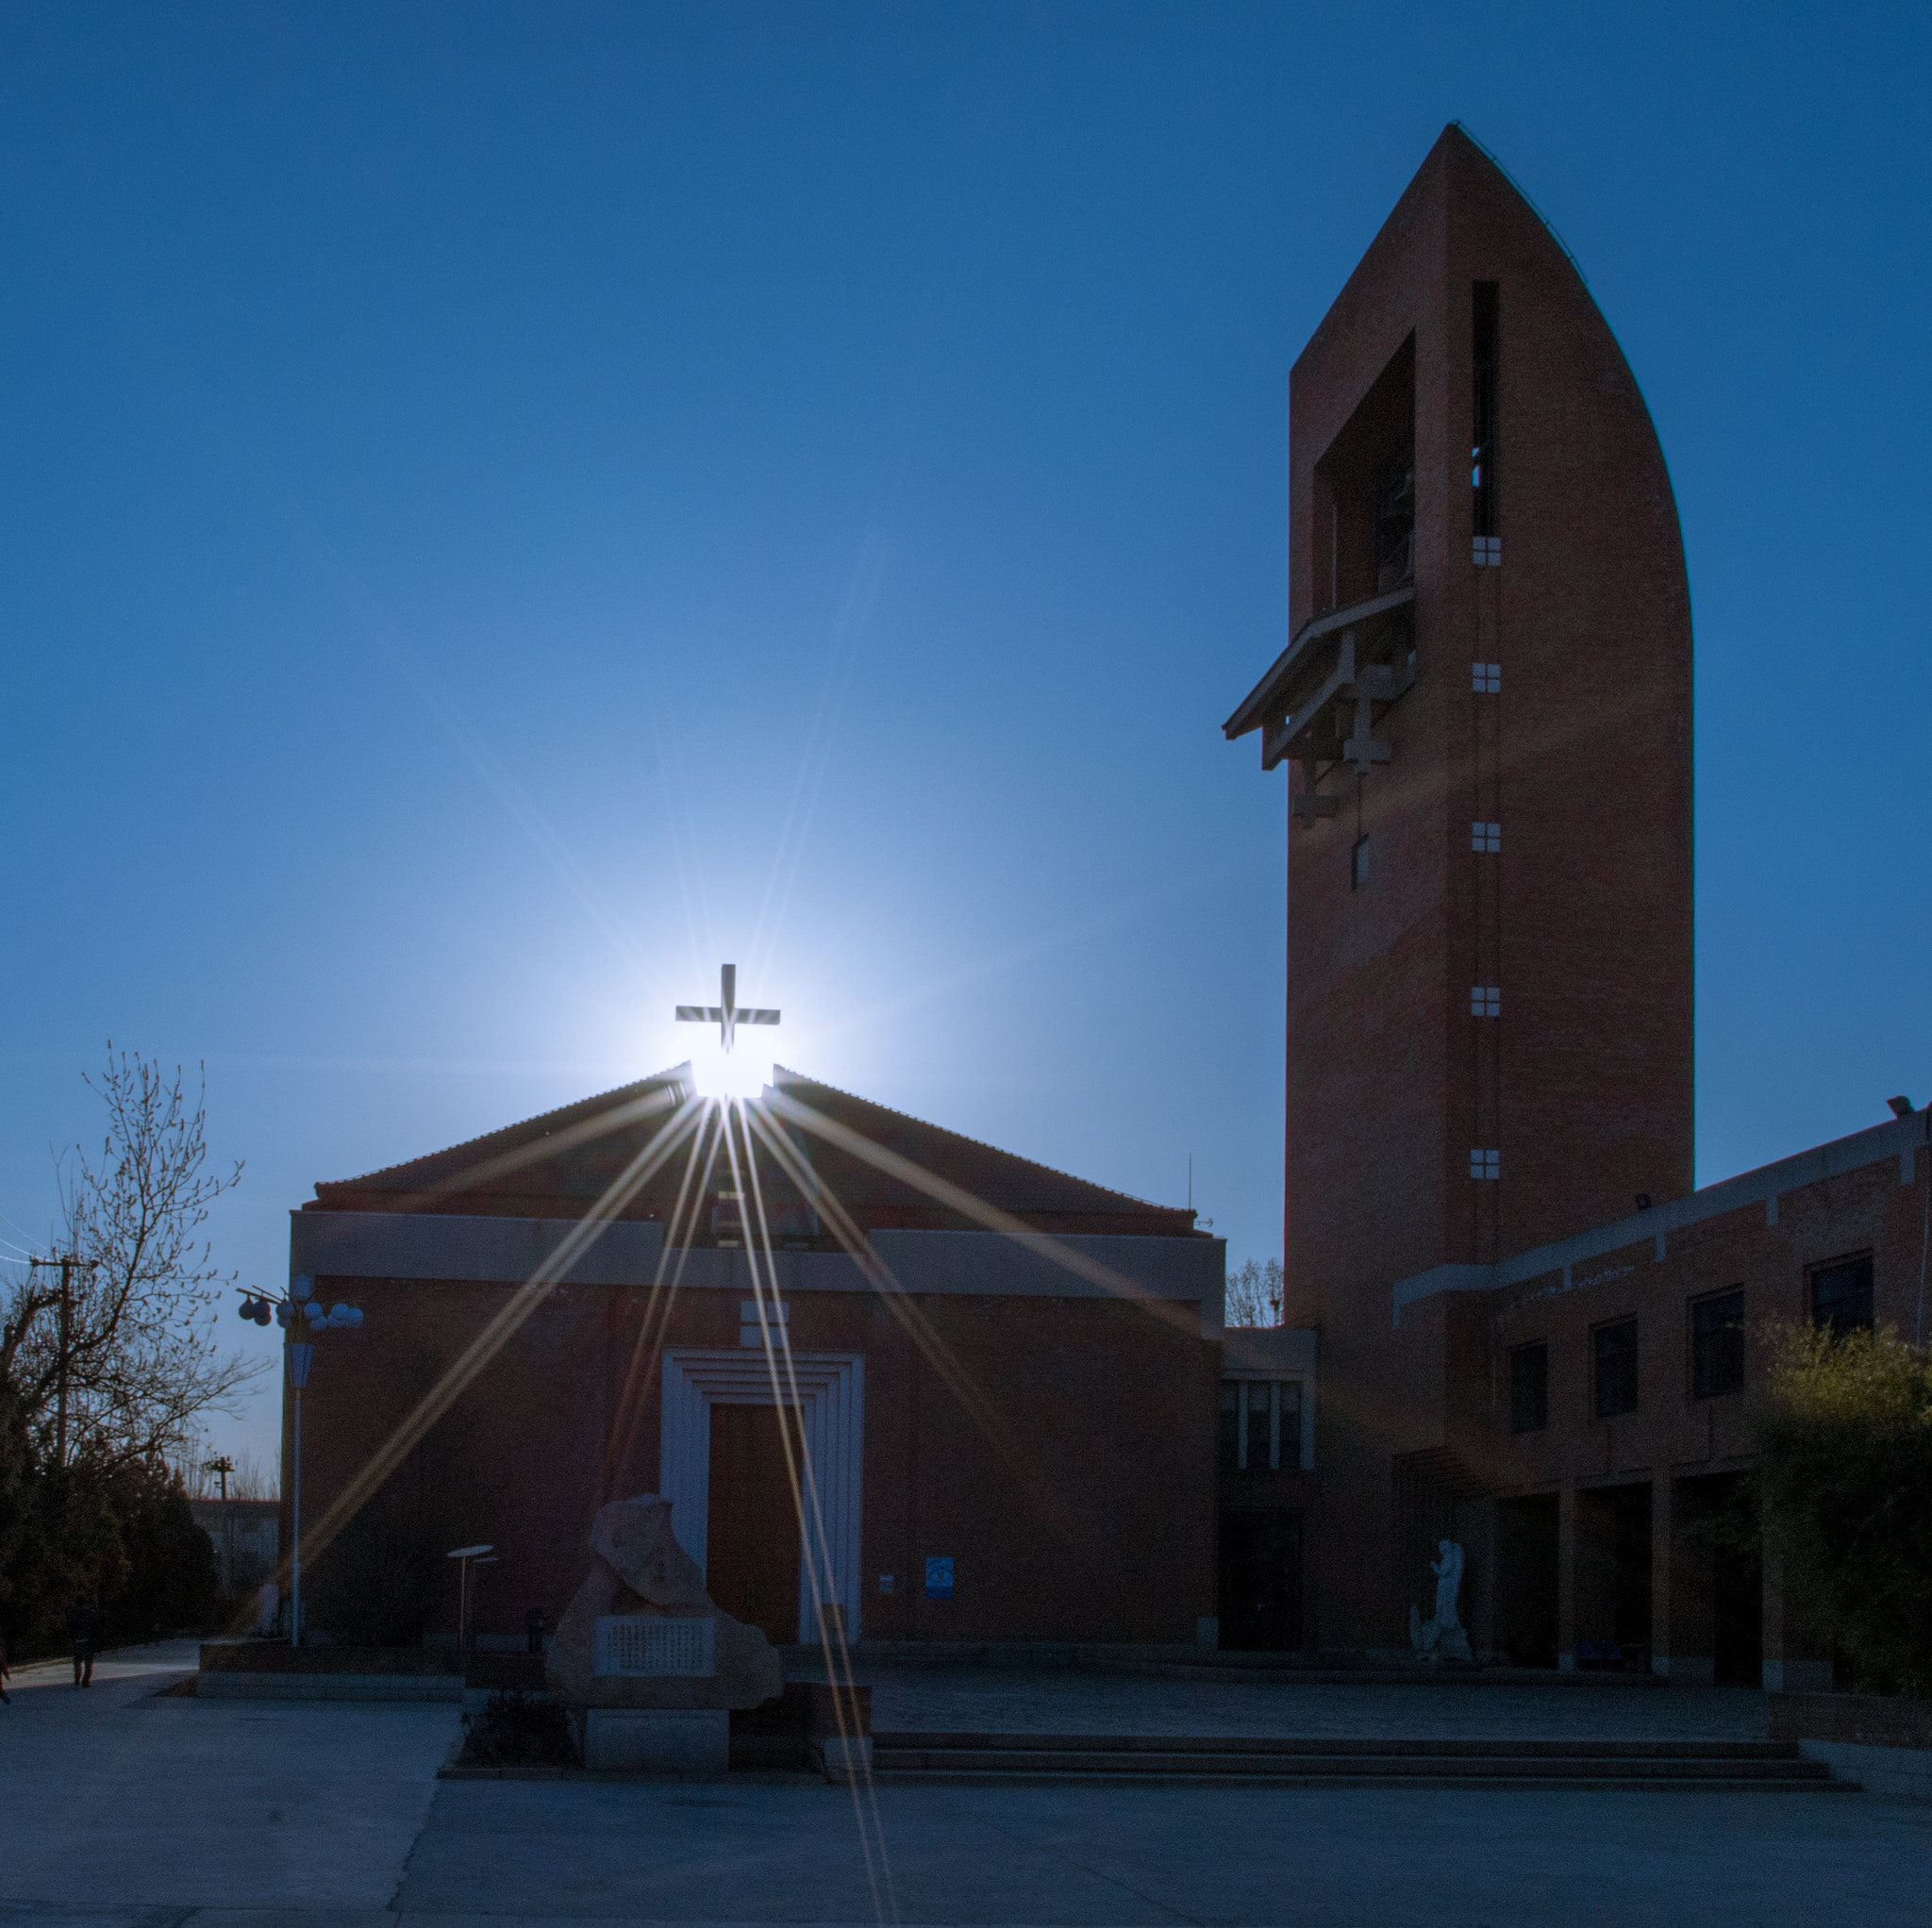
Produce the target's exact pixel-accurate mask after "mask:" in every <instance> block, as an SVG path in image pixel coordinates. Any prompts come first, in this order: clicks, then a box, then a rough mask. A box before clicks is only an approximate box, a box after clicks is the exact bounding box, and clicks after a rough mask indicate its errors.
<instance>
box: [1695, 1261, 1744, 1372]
mask: <svg viewBox="0 0 1932 1928" xmlns="http://www.w3.org/2000/svg"><path fill="white" fill-rule="evenodd" d="M1743 1388H1744V1293H1743V1290H1742V1288H1737V1289H1734V1290H1732V1291H1728V1292H1713V1293H1712V1294H1711V1295H1710V1296H1709V1297H1708V1298H1704V1299H1695V1300H1693V1301H1692V1302H1691V1398H1692V1399H1717V1398H1720V1397H1722V1396H1723V1395H1724V1393H1726V1392H1741V1391H1742V1390H1743Z"/></svg>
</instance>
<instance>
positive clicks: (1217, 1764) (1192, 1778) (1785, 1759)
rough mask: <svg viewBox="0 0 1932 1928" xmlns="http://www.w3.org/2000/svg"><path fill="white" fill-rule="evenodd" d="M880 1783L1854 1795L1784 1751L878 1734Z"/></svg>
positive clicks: (1643, 1744)
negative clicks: (1663, 1790)
mask: <svg viewBox="0 0 1932 1928" xmlns="http://www.w3.org/2000/svg"><path fill="white" fill-rule="evenodd" d="M873 1768H874V1778H875V1779H877V1780H880V1781H885V1782H921V1783H928V1784H930V1783H939V1782H944V1783H950V1784H958V1785H962V1786H974V1785H980V1784H994V1783H1006V1784H1011V1785H1021V1784H1034V1783H1038V1784H1046V1783H1055V1782H1058V1783H1062V1784H1084V1785H1092V1786H1098V1785H1106V1786H1133V1785H1141V1786H1171V1785H1174V1784H1178V1783H1214V1784H1219V1785H1224V1786H1230V1787H1233V1786H1246V1787H1255V1786H1268V1787H1415V1786H1418V1785H1427V1784H1431V1783H1433V1784H1436V1785H1438V1786H1453V1787H1574V1788H1584V1787H1598V1788H1614V1787H1625V1788H1630V1787H1655V1788H1665V1787H1681V1788H1692V1787H1699V1788H1714V1789H1722V1790H1730V1791H1773V1790H1777V1789H1808V1790H1813V1791H1827V1790H1833V1789H1837V1790H1840V1791H1847V1792H1849V1791H1853V1785H1854V1784H1851V1783H1849V1782H1845V1781H1834V1780H1833V1778H1832V1776H1831V1772H1830V1770H1829V1769H1827V1768H1826V1767H1824V1765H1823V1764H1822V1763H1820V1762H1817V1761H1811V1760H1807V1759H1806V1758H1805V1757H1804V1756H1803V1755H1802V1754H1801V1753H1799V1751H1798V1749H1797V1747H1796V1746H1795V1745H1793V1744H1792V1743H1790V1742H1789V1741H1770V1740H1744V1741H1738V1740H1707V1741H1695V1740H1657V1741H1629V1740H1625V1741H1587V1740H1542V1741H1522V1740H1507V1739H1469V1740H1455V1739H1449V1740H1445V1739H1435V1738H1432V1739H1417V1740H1402V1739H1390V1738H1380V1739H1365V1738H1356V1737H1320V1738H1286V1737H1254V1736H1223V1737H1207V1736H1191V1735H1190V1736H1174V1735H1132V1736H1124V1735H1036V1734H972V1735H965V1734H905V1733H899V1734H878V1735H874V1753H873Z"/></svg>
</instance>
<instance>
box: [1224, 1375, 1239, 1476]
mask: <svg viewBox="0 0 1932 1928" xmlns="http://www.w3.org/2000/svg"><path fill="white" fill-rule="evenodd" d="M1221 1468H1222V1471H1224V1472H1236V1471H1239V1470H1240V1468H1241V1381H1240V1380H1239V1379H1224V1380H1223V1381H1222V1382H1221Z"/></svg>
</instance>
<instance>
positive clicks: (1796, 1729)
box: [1765, 1694, 1932, 1752]
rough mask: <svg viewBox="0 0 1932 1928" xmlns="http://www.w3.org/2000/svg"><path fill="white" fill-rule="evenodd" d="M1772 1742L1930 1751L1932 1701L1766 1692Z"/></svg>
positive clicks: (1931, 1743)
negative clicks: (1819, 1742) (1835, 1743)
mask: <svg viewBox="0 0 1932 1928" xmlns="http://www.w3.org/2000/svg"><path fill="white" fill-rule="evenodd" d="M1765 1700H1766V1701H1767V1702H1768V1703H1769V1704H1770V1709H1771V1737H1772V1738H1773V1739H1774V1740H1835V1741H1840V1742H1853V1743H1855V1744H1857V1745H1858V1746H1861V1747H1905V1748H1912V1749H1915V1750H1918V1751H1920V1752H1924V1751H1928V1750H1932V1701H1902V1700H1892V1699H1890V1698H1888V1697H1887V1696H1885V1695H1883V1694H1767V1695H1766V1696H1765Z"/></svg>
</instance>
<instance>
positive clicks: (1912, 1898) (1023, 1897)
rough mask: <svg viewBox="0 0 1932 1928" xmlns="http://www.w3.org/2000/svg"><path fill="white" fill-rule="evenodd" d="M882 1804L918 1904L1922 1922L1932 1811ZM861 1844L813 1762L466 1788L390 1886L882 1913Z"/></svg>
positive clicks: (736, 1909)
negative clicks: (798, 1773) (657, 1777)
mask: <svg viewBox="0 0 1932 1928" xmlns="http://www.w3.org/2000/svg"><path fill="white" fill-rule="evenodd" d="M875 1813H876V1820H877V1828H878V1832H877V1835H876V1836H875V1837H874V1838H873V1841H872V1845H873V1848H874V1867H875V1868H877V1869H879V1870H881V1871H882V1872H883V1873H884V1874H886V1875H888V1876H889V1878H890V1900H889V1901H888V1902H887V1903H885V1904H884V1906H883V1908H882V1912H883V1913H884V1914H885V1916H886V1918H887V1919H896V1920H901V1921H904V1922H907V1923H918V1924H925V1923H932V1924H939V1923H954V1922H958V1923H974V1924H997V1923H1012V1924H1020V1923H1026V1924H1041V1928H1044V1924H1049V1923H1062V1924H1069V1928H1073V1924H1077V1928H1104V1924H1109V1923H1112V1924H1120V1928H1143V1924H1153V1923H1163V1922H1222V1923H1249V1922H1252V1923H1257V1924H1261V1923H1279V1922H1302V1921H1307V1922H1322V1923H1324V1924H1357V1923H1359V1924H1362V1928H1370V1924H1374V1928H1388V1924H1408V1923H1413V1924H1416V1928H1455V1924H1470V1928H1474V1924H1477V1923H1481V1924H1486V1928H1532V1924H1536V1928H1541V1924H1547V1923H1551V1922H1575V1923H1581V1924H1589V1928H1597V1924H1602V1928H1610V1924H1613V1923H1614V1924H1617V1928H1626V1924H1628V1923H1630V1922H1633V1921H1649V1920H1658V1921H1662V1920H1691V1919H1696V1918H1697V1917H1698V1916H1700V1915H1704V1916H1708V1917H1710V1918H1712V1919H1720V1920H1724V1922H1725V1923H1726V1924H1745V1928H1758V1924H1761V1928H1795V1924H1799V1923H1812V1922H1815V1921H1817V1920H1825V1919H1832V1920H1836V1919H1845V1920H1857V1921H1858V1922H1859V1923H1860V1924H1861V1928H1868V1924H1869V1928H1878V1924H1882V1928H1893V1924H1899V1928H1903V1924H1905V1923H1907V1922H1909V1923H1913V1924H1915V1928H1923V1924H1924V1921H1925V1920H1926V1904H1925V1887H1924V1882H1925V1872H1924V1870H1925V1869H1926V1868H1927V1867H1928V1866H1932V1809H1927V1808H1924V1807H1919V1806H1915V1805H1912V1804H1910V1803H1884V1802H1877V1801H1873V1800H1870V1799H1867V1798H1864V1797H1852V1798H1849V1799H1844V1800H1836V1801H1816V1802H1814V1801H1807V1800H1805V1799H1803V1798H1802V1797H1788V1796H1757V1795H1742V1796H1740V1795H1732V1794H1711V1793H1703V1794H1678V1793H1642V1794H1632V1793H1587V1794H1586V1793H1570V1792H1546V1791H1541V1790H1539V1791H1536V1792H1510V1793H1499V1792H1462V1791H1456V1790H1439V1789H1416V1790H1410V1789H1388V1790H1370V1791H1357V1790H1354V1789H1325V1788H1324V1789H1293V1790H1280V1791H1277V1790H1251V1789H1244V1788H1195V1787H1166V1788H1114V1787H1108V1788H1091V1787H1071V1788H1069V1787H1053V1788H1041V1787H1029V1788H1008V1789H997V1790H993V1789H982V1788H945V1787H936V1788H924V1787H921V1788H906V1787H883V1788H880V1789H879V1790H878V1791H877V1795H876V1804H875ZM868 1819H869V1820H870V1815H868ZM881 1841H882V1842H883V1846H884V1853H883V1856H882V1857H881V1856H880V1855H879V1853H878V1844H879V1843H880V1842H881ZM859 1842H860V1837H859V1827H858V1820H857V1819H856V1817H855V1814H854V1810H853V1803H852V1802H851V1800H850V1798H849V1797H847V1796H845V1795H844V1794H843V1793H842V1792H841V1790H836V1789H831V1788H826V1787H813V1786H810V1785H808V1784H806V1783H803V1782H800V1783H796V1784H791V1785H780V1784H778V1783H776V1782H775V1781H763V1782H759V1783H758V1784H753V1785H745V1786H739V1785H736V1784H727V1785H726V1786H725V1787H722V1788H720V1789H718V1790H716V1791H699V1790H696V1789H691V1788H686V1789H658V1788H653V1787H643V1786H639V1785H632V1786H627V1787H599V1786H594V1785H586V1784H582V1783H577V1784H568V1783H566V1784H560V1785H559V1784H533V1783H525V1784H514V1783H494V1784H491V1783H466V1784H458V1785H453V1786H448V1787H445V1788H444V1790H443V1791H442V1792H441V1793H440V1794H439V1795H438V1797H437V1801H436V1804H435V1807H434V1809H433V1810H432V1813H431V1817H430V1821H429V1825H428V1827H427V1828H426V1829H425V1833H424V1836H423V1838H422V1839H421V1840H420V1841H419V1842H418V1844H417V1848H416V1852H415V1853H414V1854H413V1855H412V1856H411V1857H410V1862H409V1869H408V1875H407V1876H406V1878H405V1880H404V1883H403V1886H402V1888H401V1889H400V1891H399V1893H398V1896H397V1904H398V1907H399V1910H400V1912H401V1914H402V1916H403V1918H404V1920H405V1921H413V1920H418V1919H421V1920H425V1922H426V1921H428V1920H438V1921H443V1920H447V1918H449V1917H451V1916H455V1915H461V1914H466V1913H472V1912H489V1913H494V1914H495V1915H497V1916H498V1917H499V1919H500V1918H501V1917H503V1916H515V1917H520V1918H522V1917H528V1918H531V1919H534V1918H536V1917H538V1916H540V1915H548V1916H551V1917H554V1918H558V1919H575V1920H687V1921H706V1922H724V1921H747V1922H751V1921H756V1922H761V1923H777V1922H812V1923H821V1924H826V1923H834V1922H846V1921H871V1920H877V1919H878V1917H877V1916H875V1915H874V1909H873V1905H872V1894H871V1887H870V1884H869V1883H868V1880H867V1875H866V1869H865V1864H864V1857H863V1856H862V1854H861V1853H860V1847H859ZM881 1886H882V1887H883V1886H885V1883H884V1882H883V1881H882V1884H881Z"/></svg>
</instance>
